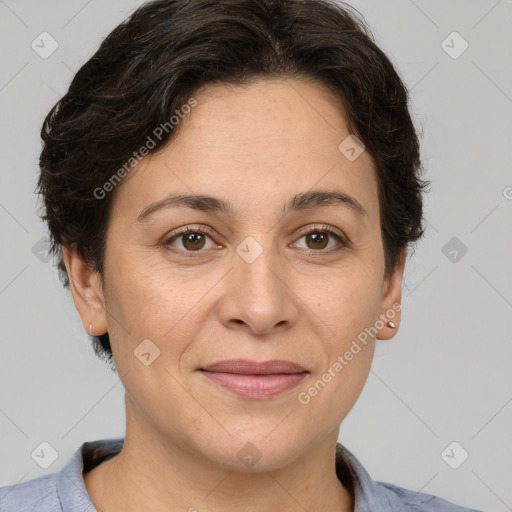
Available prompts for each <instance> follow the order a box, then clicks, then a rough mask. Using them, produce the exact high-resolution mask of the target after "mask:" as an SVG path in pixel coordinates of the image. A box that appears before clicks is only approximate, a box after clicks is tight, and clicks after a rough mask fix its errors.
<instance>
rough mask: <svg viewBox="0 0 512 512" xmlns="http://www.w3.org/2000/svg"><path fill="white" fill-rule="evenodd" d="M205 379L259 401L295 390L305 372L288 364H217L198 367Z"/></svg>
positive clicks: (243, 361)
mask: <svg viewBox="0 0 512 512" xmlns="http://www.w3.org/2000/svg"><path fill="white" fill-rule="evenodd" d="M200 371H201V372H202V373H203V375H205V376H206V377H207V378H208V379H210V380H212V381H213V382H215V383H216V384H218V385H220V386H222V387H223V388H225V389H227V390H229V391H231V392H233V393H235V394H236V395H239V396H242V397H244V398H250V399H256V400H262V399H265V398H268V397H271V396H275V395H278V394H280V393H282V392H284V391H287V390H289V389H292V388H294V387H296V386H297V385H298V384H299V382H300V381H301V380H302V379H303V378H304V377H305V376H306V375H307V374H308V373H309V372H308V371H307V370H305V369H304V368H303V367H302V366H300V365H298V364H296V363H292V362H291V361H280V360H273V361H266V362H262V363H258V362H256V361H249V360H245V359H231V360H228V361H218V362H216V363H213V364H211V365H208V366H205V367H204V368H200Z"/></svg>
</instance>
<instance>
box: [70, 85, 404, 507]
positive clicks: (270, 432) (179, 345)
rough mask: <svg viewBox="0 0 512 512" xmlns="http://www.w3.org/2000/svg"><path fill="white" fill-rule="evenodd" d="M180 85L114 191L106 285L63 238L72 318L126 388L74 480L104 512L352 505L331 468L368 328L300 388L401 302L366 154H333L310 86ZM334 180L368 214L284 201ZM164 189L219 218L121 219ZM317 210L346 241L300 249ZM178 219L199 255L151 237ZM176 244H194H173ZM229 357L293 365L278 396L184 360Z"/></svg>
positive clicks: (334, 108)
mask: <svg viewBox="0 0 512 512" xmlns="http://www.w3.org/2000/svg"><path fill="white" fill-rule="evenodd" d="M194 97H195V98H196V99H197V101H198V105H197V106H196V107H195V108H193V110H192V111H191V113H190V114H188V115H187V116H186V117H185V118H184V119H183V120H182V121H180V123H181V124H180V126H179V131H178V133H177V134H176V135H177V137H176V138H175V139H173V140H172V142H171V143H170V144H168V145H167V146H166V147H165V148H164V149H163V150H162V151H159V152H158V153H156V154H152V155H150V156H148V157H146V158H145V159H144V160H143V161H142V162H141V163H140V164H139V165H138V166H137V168H136V169H135V170H133V171H132V172H131V174H130V175H129V176H128V177H127V178H125V180H124V182H123V183H122V184H121V185H120V186H119V187H118V189H117V190H116V191H115V196H114V198H113V209H112V215H111V218H110V219H109V226H108V232H107V244H106V253H105V269H104V287H102V285H101V280H100V278H99V276H98V274H96V273H95V272H93V271H92V270H91V269H90V267H89V266H88V265H86V264H85V263H84V262H83V261H82V260H81V259H80V258H79V257H78V256H77V255H76V253H75V252H74V251H73V250H69V249H66V250H65V252H64V255H65V263H66V267H67V270H68V273H69V274H70V276H71V290H72V294H73V299H74V302H75V305H76V308H77V310H78V312H79V314H80V316H81V319H82V322H83V325H84V328H85V329H86V330H89V327H90V324H92V332H93V333H94V334H95V335H99V334H102V333H105V332H107V331H108V333H109V336H110V340H111V344H112V348H113V354H114V360H115V363H116V367H117V370H118V373H119V376H120V378H121V381H122V383H123V385H124V387H125V390H126V393H125V397H126V437H125V444H124V447H123V450H122V451H121V453H120V454H119V455H118V456H116V457H114V458H112V459H110V460H109V461H106V462H104V463H102V464H100V465H99V466H97V467H96V468H94V469H93V470H92V471H90V472H88V473H86V474H84V482H85V485H86V488H87V491H88V493H89V495H90V497H91V499H92V501H93V503H94V504H95V506H96V507H97V508H98V509H101V510H105V511H107V510H108V511H109V512H117V511H123V512H126V511H132V510H133V511H140V510H145V509H147V506H148V504H151V510H152V511H155V512H159V511H164V510H165V511H166V512H168V511H169V510H173V511H174V510H176V511H178V510H180V511H186V510H190V511H192V510H195V509H197V510H201V511H212V512H213V511H215V512H216V511H223V512H226V511H230V510H236V511H237V512H246V511H247V512H249V511H251V512H255V511H258V512H266V511H269V512H270V511H272V512H274V511H275V510H280V511H303V510H304V509H306V510H308V511H315V512H318V511H327V510H341V511H350V510H353V509H354V503H353V497H352V496H351V495H350V493H349V492H348V491H347V489H345V488H344V487H343V486H342V485H341V483H340V481H339V480H338V479H337V478H336V474H335V471H334V468H335V466H334V455H335V444H336V441H337V438H338V431H339V427H340V424H341V422H342V420H343V419H344V418H345V417H346V415H347V414H348V412H349V411H350V410H351V409H352V407H353V405H354V403H355V402H356V400H357V398H358V397H359V395H360V393H361V391H362V388H363V386H364V383H365V381H366V379H367V376H368V373H369V370H370V365H371V361H372V357H373V352H374V344H375V338H371V337H370V338H369V339H368V342H367V345H366V346H363V348H362V350H361V351H360V352H359V353H358V354H357V355H355V356H354V357H353V359H352V360H351V361H350V362H349V364H347V365H346V366H345V367H344V368H343V370H342V371H340V372H338V373H337V374H336V376H335V377H333V378H332V380H331V381H330V382H329V383H328V384H327V385H326V386H325V387H324V388H323V389H322V390H321V391H320V392H318V394H317V395H316V396H314V397H312V398H311V400H310V401H309V403H307V404H302V403H300V402H299V400H298V395H299V393H300V392H303V391H307V390H308V388H310V387H311V386H312V385H313V383H315V382H316V381H317V380H318V379H319V378H320V377H321V376H322V374H324V373H325V372H326V371H327V370H328V368H329V367H332V365H333V363H334V362H335V361H336V359H337V357H338V356H340V355H343V354H344V353H345V352H346V351H347V350H348V349H349V347H350V345H351V343H352V341H353V340H354V339H356V337H357V336H358V334H359V333H361V332H362V331H364V329H365V328H368V327H370V326H373V325H374V324H375V323H376V321H377V320H378V319H379V315H382V314H386V312H389V311H390V310H392V309H393V305H395V306H396V305H397V304H399V303H400V300H401V283H402V275H403V270H404V264H405V252H403V253H402V258H401V261H400V264H399V265H398V267H397V268H396V269H395V270H394V272H393V274H392V275H391V276H390V277H389V278H388V279H385V276H384V252H383V245H382V238H381V231H380V218H379V208H378V195H377V194H378V193H377V181H376V174H375V168H374V163H373V160H372V158H371V156H370V155H369V154H368V153H367V152H363V153H362V154H361V155H360V156H359V157H358V158H357V159H356V160H354V161H349V160H348V159H347V158H346V157H345V156H344V155H343V154H342V153H341V152H340V151H339V149H338V145H339V144H340V142H342V141H343V140H344V139H345V138H346V137H347V136H348V135H349V133H350V132H349V130H348V128H347V124H346V122H345V114H344V110H343V107H342V105H341V104H340V102H339V100H338V99H337V98H336V97H335V96H333V95H332V93H330V92H329V91H328V90H327V89H325V88H324V87H323V86H322V85H320V84H317V83H312V82H310V83H306V82H304V81H300V80H298V79H286V80H285V79H279V80H275V81H269V80H259V81H256V82H253V83H251V84H250V85H246V86H243V87H234V86H226V85H222V84H216V85H210V86H208V87H206V88H204V89H203V90H201V91H199V93H198V94H196V95H195V96H194ZM332 189H337V190H341V191H343V192H345V193H346V194H348V195H350V196H352V197H353V198H355V199H356V200H357V201H358V202H359V203H360V204H361V205H362V206H363V207H364V208H365V210H366V215H358V214H357V213H356V212H354V211H353V210H351V209H350V208H347V207H346V206H340V205H329V206H323V207H317V208H313V209H311V210H306V211H296V212H290V213H288V214H286V215H283V205H284V204H285V203H286V202H288V200H289V199H290V198H291V197H292V196H293V195H294V194H297V193H301V192H307V191H310V190H332ZM171 192H173V193H185V194H186V193H195V194H205V195H211V196H214V197H217V198H221V199H223V200H225V201H229V202H230V203H231V204H232V205H233V207H234V209H235V215H234V216H233V217H230V216H226V215H224V214H223V213H220V212H216V213H211V212H202V211H197V210H193V209H190V208H186V207H181V208H178V209H167V210H161V211H159V212H158V213H155V214H154V215H153V216H152V217H150V218H149V219H147V221H146V222H143V223H139V222H137V217H138V215H139V214H140V212H141V211H142V210H144V208H145V207H147V206H148V205H150V204H151V203H153V202H155V201H158V200H160V199H162V198H163V197H165V196H166V195H167V194H169V193H171ZM324 225H325V226H329V227H332V228H334V229H335V230H338V231H339V232H341V233H342V234H343V235H344V236H345V237H348V239H349V240H350V244H349V246H347V247H344V246H343V245H341V244H340V242H339V241H338V240H337V239H336V238H335V237H333V236H331V235H330V236H329V241H328V245H327V247H325V246H321V248H320V249H315V248H316V247H318V246H315V245H314V243H313V242H312V241H311V237H310V236H309V237H308V236H305V235H304V234H302V232H301V229H302V228H304V227H305V228H308V227H312V228H315V227H317V228H318V230H317V231H316V232H318V231H319V232H320V233H323V231H322V229H321V228H322V226H324ZM184 226H192V227H205V228H210V230H211V233H212V236H211V238H210V236H207V237H206V240H205V242H204V245H203V246H201V244H198V246H199V247H200V249H199V251H200V252H197V251H196V252H194V251H193V248H194V247H196V246H194V245H192V246H191V245H190V244H188V245H184V244H185V243H186V239H185V241H184V238H183V237H177V239H175V240H174V242H173V244H172V246H165V242H166V241H167V240H168V239H169V237H170V236H171V235H172V234H173V233H175V232H176V230H177V229H178V228H182V227H184ZM247 236H251V237H253V238H254V239H255V240H257V242H258V243H259V244H260V245H261V248H262V253H261V255H260V256H259V257H258V258H257V259H256V260H255V261H254V262H252V263H248V262H247V261H245V260H244V259H243V258H242V257H240V256H239V254H238V253H237V252H236V248H237V247H238V246H239V244H240V243H241V242H242V241H243V240H244V239H245V238H246V237H247ZM190 247H192V250H191V249H190ZM172 249H174V251H173V250H172ZM187 249H188V252H189V254H190V253H191V252H194V254H195V255H196V256H197V255H199V256H198V257H194V258H187V257H185V256H184V255H183V254H182V253H185V252H187ZM336 249H338V250H336ZM179 251H182V253H181V254H180V252H179ZM322 251H323V252H322ZM311 252H316V254H313V255H312V254H310V253H311ZM393 322H394V323H395V324H396V325H397V326H398V325H399V322H400V312H399V311H397V312H396V315H395V316H394V318H393ZM383 323H384V327H382V329H380V331H379V333H378V334H377V336H376V338H377V339H389V338H391V337H393V336H394V335H395V333H396V331H397V329H396V328H395V329H392V328H389V327H388V326H386V322H383ZM145 339H150V340H151V341H152V342H153V343H154V344H155V345H156V346H157V347H158V348H159V350H160V356H159V357H157V358H156V359H155V360H154V361H153V362H152V363H151V364H150V365H148V366H146V365H144V364H142V363H141V361H140V360H139V359H138V358H137V357H136V356H135V355H134V350H135V349H136V348H137V346H138V345H139V344H140V343H141V342H142V340H145ZM231 358H246V359H252V360H256V361H267V360H271V359H285V360H289V361H293V362H296V363H298V364H301V365H302V366H304V367H305V368H306V369H307V370H308V371H309V374H308V375H307V376H306V378H305V379H303V380H302V382H301V383H300V384H299V386H298V387H296V388H294V389H291V390H288V391H286V392H284V393H281V394H280V395H277V396H274V397H271V398H268V399H265V400H249V399H244V398H241V397H238V396H236V395H234V394H232V393H231V392H229V391H227V390H225V389H224V388H221V387H219V386H218V385H216V384H214V383H212V382H211V381H209V380H208V379H206V378H205V377H204V375H203V374H201V372H198V371H197V369H198V368H200V367H202V366H205V365H207V364H211V363H213V362H215V361H218V360H223V359H231ZM249 442H250V443H252V444H253V445H254V446H255V447H256V448H257V450H258V451H259V453H260V454H261V458H260V459H259V460H258V462H257V463H256V465H255V466H253V467H252V468H248V467H246V466H245V464H244V463H243V461H241V460H240V459H239V457H238V456H237V454H238V451H239V450H240V449H241V448H242V447H244V446H245V445H246V443H249Z"/></svg>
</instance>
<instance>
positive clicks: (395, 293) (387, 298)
mask: <svg viewBox="0 0 512 512" xmlns="http://www.w3.org/2000/svg"><path fill="white" fill-rule="evenodd" d="M406 254H407V248H406V247H404V249H403V250H402V251H401V253H400V258H399V263H398V265H397V266H396V268H395V270H394V271H393V274H391V275H390V276H389V277H388V278H387V279H385V280H384V283H383V286H382V297H381V311H380V316H379V318H381V319H382V320H383V321H384V327H383V328H382V329H381V330H380V331H379V333H378V334H377V339H379V340H389V339H390V338H392V337H393V336H394V335H395V334H396V333H397V332H398V327H399V325H400V319H401V311H402V277H403V275H404V268H405V259H406ZM388 321H392V322H393V323H394V324H395V326H396V327H389V326H388Z"/></svg>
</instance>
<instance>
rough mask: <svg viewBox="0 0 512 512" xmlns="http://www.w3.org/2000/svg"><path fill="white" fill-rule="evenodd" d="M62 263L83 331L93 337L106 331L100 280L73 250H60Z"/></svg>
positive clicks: (65, 248) (64, 248)
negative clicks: (64, 266) (62, 258)
mask: <svg viewBox="0 0 512 512" xmlns="http://www.w3.org/2000/svg"><path fill="white" fill-rule="evenodd" d="M62 252H63V256H64V263H65V265H66V270H67V272H68V276H69V285H70V288H71V294H72V296H73V302H74V303H75V307H76V309H77V311H78V314H79V315H80V318H81V319H82V325H83V327H84V329H85V330H86V331H87V332H88V333H89V334H93V335H94V336H100V335H101V334H105V333H106V332H107V331H108V328H107V315H106V309H105V299H104V295H103V287H102V285H101V279H100V276H99V274H98V273H97V272H95V271H94V270H93V269H92V268H91V267H90V266H89V265H88V264H87V263H85V262H84V261H83V260H82V258H80V256H79V255H78V254H77V253H76V250H75V249H74V248H69V247H63V248H62Z"/></svg>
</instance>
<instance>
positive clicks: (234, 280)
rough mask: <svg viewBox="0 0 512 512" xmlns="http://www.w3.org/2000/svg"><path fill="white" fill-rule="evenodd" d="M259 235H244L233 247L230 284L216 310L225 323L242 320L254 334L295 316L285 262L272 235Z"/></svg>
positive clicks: (292, 320)
mask: <svg viewBox="0 0 512 512" xmlns="http://www.w3.org/2000/svg"><path fill="white" fill-rule="evenodd" d="M261 239H262V240H264V241H260V240H259V239H258V240H257V239H256V237H253V236H248V237H246V238H245V239H244V240H242V242H241V243H240V244H239V245H238V246H237V247H236V254H234V255H233V270H232V272H230V273H229V279H230V285H229V286H228V288H227V293H226V295H225V296H224V297H223V299H222V305H221V307H220V310H219V311H220V314H221V320H222V321H223V322H224V323H225V324H226V325H227V324H229V325H235V324H236V325H239V324H240V321H242V322H243V323H244V324H246V326H248V327H249V328H250V329H251V330H252V331H253V332H254V333H257V334H263V333H265V332H267V331H268V330H269V329H272V328H273V327H274V326H276V325H278V324H279V325H283V324H292V323H294V322H295V321H296V320H297V318H298V311H297V304H296V297H295V295H294V294H293V293H292V291H291V289H290V288H289V287H288V285H287V284H286V281H287V279H286V276H285V275H284V272H285V267H286V265H285V262H284V261H282V259H281V258H280V253H279V251H277V250H276V248H275V247H274V246H273V244H274V242H273V241H272V237H270V236H268V237H267V238H265V236H264V235H262V238H261Z"/></svg>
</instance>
